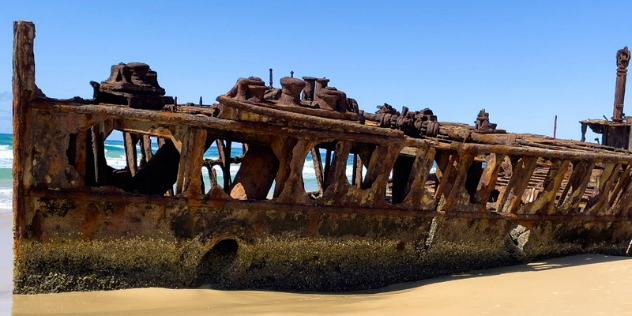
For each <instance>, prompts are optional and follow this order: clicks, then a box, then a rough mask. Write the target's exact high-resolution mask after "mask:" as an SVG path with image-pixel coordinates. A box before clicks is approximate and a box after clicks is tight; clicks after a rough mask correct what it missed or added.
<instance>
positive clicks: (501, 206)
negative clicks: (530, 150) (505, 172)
mask: <svg viewBox="0 0 632 316" xmlns="http://www.w3.org/2000/svg"><path fill="white" fill-rule="evenodd" d="M537 162H538V158H535V157H521V158H520V160H518V162H517V163H516V165H515V166H514V168H513V172H512V174H511V179H510V180H509V183H508V184H507V187H506V188H505V193H504V194H503V197H502V199H501V200H500V203H498V211H499V212H503V213H510V214H514V213H516V211H517V210H518V208H519V207H520V204H521V203H522V195H523V194H524V191H525V190H526V189H527V186H528V185H529V180H530V179H531V175H532V174H533V171H535V167H536V166H537Z"/></svg>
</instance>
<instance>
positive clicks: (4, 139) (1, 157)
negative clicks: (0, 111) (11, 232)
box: [0, 134, 13, 213]
mask: <svg viewBox="0 0 632 316" xmlns="http://www.w3.org/2000/svg"><path fill="white" fill-rule="evenodd" d="M11 168H13V137H11V134H0V213H10V212H11V210H12V209H13V208H12V205H11V199H12V197H13V196H12V195H13V175H12V173H11Z"/></svg>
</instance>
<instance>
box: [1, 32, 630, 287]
mask: <svg viewBox="0 0 632 316" xmlns="http://www.w3.org/2000/svg"><path fill="white" fill-rule="evenodd" d="M34 37H35V30H34V26H33V24H32V23H29V22H17V23H16V25H15V42H14V44H15V50H14V61H13V62H14V67H13V68H14V76H13V95H14V101H13V107H14V108H13V112H14V117H13V127H14V138H13V139H14V146H13V147H14V157H15V159H14V168H13V172H14V190H13V192H14V198H13V201H14V220H15V222H14V228H15V235H14V238H15V269H14V272H15V276H14V291H15V292H16V293H48V292H60V291H75V290H98V289H119V288H129V287H141V286H165V287H173V288H180V287H193V286H198V285H201V284H211V285H212V286H214V287H219V288H233V289H234V288H272V289H286V290H324V291H337V290H353V289H366V288H375V287H379V286H384V285H387V284H392V283H396V282H403V281H410V280H417V279H421V278H427V277H433V276H439V275H445V274H449V273H459V272H464V271H468V270H472V269H477V268H486V267H495V266H502V265H507V264H513V263H520V262H524V261H526V260H532V259H536V258H541V257H551V256H560V255H569V254H577V253H585V252H601V253H608V254H615V255H624V254H627V253H628V252H629V249H628V246H629V244H630V239H631V238H632V229H631V227H630V225H631V224H632V213H631V212H630V208H631V206H632V155H631V152H630V151H628V150H625V149H617V148H613V147H607V146H600V145H595V144H588V143H584V142H574V141H566V140H559V139H551V138H548V137H544V136H535V135H521V134H511V133H506V132H505V131H504V130H501V129H497V128H496V127H497V125H496V124H493V123H490V121H489V114H488V113H487V112H486V111H485V110H482V111H480V113H479V114H478V116H477V119H476V122H475V126H469V125H465V124H455V123H445V122H439V121H438V120H437V117H436V116H435V115H434V114H433V112H432V111H431V110H429V109H424V110H421V111H409V110H408V108H406V107H404V108H403V109H402V111H401V112H399V111H397V110H395V109H394V108H393V107H392V106H390V105H388V104H384V105H383V106H379V107H378V108H379V110H378V111H377V112H376V113H375V114H371V113H365V112H364V111H360V109H359V106H358V103H357V102H356V101H355V100H354V99H352V98H348V97H347V95H346V94H345V93H344V92H342V91H340V90H338V89H335V88H333V87H329V86H328V84H329V80H328V79H324V78H312V77H303V79H302V80H301V79H298V78H282V79H281V86H282V87H281V89H275V88H273V86H272V82H270V85H269V86H267V85H266V84H265V83H264V82H263V81H262V80H261V79H259V78H255V77H250V78H241V79H239V80H238V81H237V83H236V85H235V86H234V87H233V88H232V89H231V90H230V91H229V92H228V93H226V94H225V95H223V96H220V97H218V98H217V101H218V103H217V104H213V105H205V104H203V103H202V100H200V104H199V105H194V104H179V103H178V102H177V99H176V98H172V97H168V96H165V90H164V89H163V88H162V87H161V86H160V85H159V84H158V77H157V73H156V72H155V71H153V70H151V68H150V67H149V66H148V65H145V64H141V63H130V64H123V63H121V64H118V65H115V66H113V67H112V70H111V74H110V77H109V78H108V79H107V80H106V81H103V82H101V83H97V82H91V85H92V87H93V88H94V98H93V99H90V100H85V99H81V98H73V99H70V100H59V99H52V98H48V97H46V96H45V95H44V94H43V93H42V92H41V91H40V90H39V89H38V88H37V86H36V85H35V63H34V56H33V40H34ZM626 66H627V64H626ZM621 73H623V72H621V71H620V74H621ZM623 74H624V73H623ZM271 81H272V80H271ZM618 109H619V110H621V109H620V108H618ZM619 119H621V120H622V118H620V117H619ZM593 123H594V122H593ZM593 123H591V124H593ZM595 124H596V123H595ZM608 124H611V123H608ZM617 124H619V125H617V126H616V130H622V131H628V134H629V127H630V125H629V124H627V123H624V122H618V123H617ZM626 124H627V125H626ZM591 126H592V125H591ZM114 131H118V132H119V133H120V135H121V137H122V138H123V147H124V150H125V166H124V167H122V168H121V167H120V166H119V167H115V166H112V165H109V163H108V160H107V159H106V156H105V151H106V149H105V141H106V139H107V138H108V137H109V136H110V135H111V134H112V133H113V132H114ZM606 134H608V135H609V136H608V137H614V136H613V135H612V133H610V132H608V133H606ZM623 134H625V133H623ZM623 134H622V135H623ZM604 135H605V134H604ZM626 135H627V134H626ZM619 136H621V135H619ZM626 137H627V136H626ZM624 138H625V137H623V136H621V137H619V138H617V142H618V143H620V142H623V141H624V140H625V139H624ZM613 139H614V138H613ZM613 142H614V140H613ZM234 147H237V148H239V147H241V148H239V149H240V150H238V151H237V152H238V154H235V152H234V150H233V148H234ZM208 153H211V155H210V156H211V157H212V158H209V156H208V155H207V154H208ZM308 160H311V162H312V163H313V175H312V176H311V177H313V178H314V183H315V186H317V189H314V190H311V191H310V192H307V190H306V185H305V180H304V172H305V170H308V169H311V166H312V165H310V168H306V164H307V163H306V162H307V161H308ZM220 172H221V177H220V174H219V173H220ZM209 186H210V187H209Z"/></svg>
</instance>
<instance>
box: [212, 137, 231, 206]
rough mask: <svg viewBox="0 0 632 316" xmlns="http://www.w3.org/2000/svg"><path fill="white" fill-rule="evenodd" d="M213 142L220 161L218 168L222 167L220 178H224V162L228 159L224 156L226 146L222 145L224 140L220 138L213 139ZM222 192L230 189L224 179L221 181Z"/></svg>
mask: <svg viewBox="0 0 632 316" xmlns="http://www.w3.org/2000/svg"><path fill="white" fill-rule="evenodd" d="M215 144H216V146H217V156H219V161H220V164H219V166H220V168H221V169H222V178H224V179H226V170H225V169H224V162H225V161H226V160H227V159H228V158H226V148H225V146H224V141H223V140H221V139H218V140H216V141H215ZM222 186H223V189H224V192H226V193H228V192H229V190H230V187H227V186H226V180H224V183H222Z"/></svg>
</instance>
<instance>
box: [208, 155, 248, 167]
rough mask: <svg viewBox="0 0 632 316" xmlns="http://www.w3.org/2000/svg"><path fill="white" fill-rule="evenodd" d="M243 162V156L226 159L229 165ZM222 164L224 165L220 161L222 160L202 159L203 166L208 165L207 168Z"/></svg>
mask: <svg viewBox="0 0 632 316" xmlns="http://www.w3.org/2000/svg"><path fill="white" fill-rule="evenodd" d="M243 160H244V156H237V157H233V158H230V159H228V162H229V163H231V164H234V163H242V161H243ZM222 164H224V162H223V161H222V159H221V158H220V159H204V165H208V166H211V167H212V166H220V167H221V166H222Z"/></svg>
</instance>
